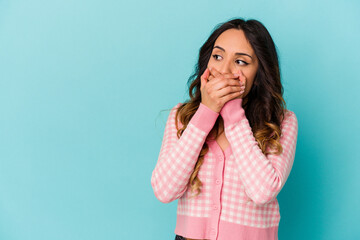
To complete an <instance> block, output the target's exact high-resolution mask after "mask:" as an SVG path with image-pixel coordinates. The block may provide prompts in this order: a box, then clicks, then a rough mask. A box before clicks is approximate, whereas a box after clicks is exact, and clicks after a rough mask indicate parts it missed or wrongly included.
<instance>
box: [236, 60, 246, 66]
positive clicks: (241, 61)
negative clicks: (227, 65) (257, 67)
mask: <svg viewBox="0 0 360 240" xmlns="http://www.w3.org/2000/svg"><path fill="white" fill-rule="evenodd" d="M236 61H240V62H243V63H244V64H241V65H248V63H247V62H245V61H243V60H236Z"/></svg>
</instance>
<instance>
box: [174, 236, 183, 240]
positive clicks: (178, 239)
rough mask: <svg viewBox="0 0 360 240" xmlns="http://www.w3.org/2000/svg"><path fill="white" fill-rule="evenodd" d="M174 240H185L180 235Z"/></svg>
mask: <svg viewBox="0 0 360 240" xmlns="http://www.w3.org/2000/svg"><path fill="white" fill-rule="evenodd" d="M175 240H185V238H184V237H182V236H180V235H176V236H175Z"/></svg>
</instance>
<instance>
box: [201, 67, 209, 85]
mask: <svg viewBox="0 0 360 240" xmlns="http://www.w3.org/2000/svg"><path fill="white" fill-rule="evenodd" d="M209 73H210V72H209V69H208V68H206V69H205V71H204V73H203V74H202V75H201V77H200V84H201V86H200V87H202V86H205V84H206V83H207V81H208V77H209Z"/></svg>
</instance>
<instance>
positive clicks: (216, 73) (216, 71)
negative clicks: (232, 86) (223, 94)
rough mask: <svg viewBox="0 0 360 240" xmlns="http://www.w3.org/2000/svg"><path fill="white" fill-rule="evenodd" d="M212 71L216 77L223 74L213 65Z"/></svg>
mask: <svg viewBox="0 0 360 240" xmlns="http://www.w3.org/2000/svg"><path fill="white" fill-rule="evenodd" d="M210 73H211V74H212V75H213V76H214V77H220V76H221V73H220V72H219V71H218V70H216V69H215V68H214V67H211V68H210Z"/></svg>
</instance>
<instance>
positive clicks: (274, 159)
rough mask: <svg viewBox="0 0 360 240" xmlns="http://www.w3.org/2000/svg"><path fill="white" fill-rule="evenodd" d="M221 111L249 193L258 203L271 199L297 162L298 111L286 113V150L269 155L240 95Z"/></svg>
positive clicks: (237, 164)
mask: <svg viewBox="0 0 360 240" xmlns="http://www.w3.org/2000/svg"><path fill="white" fill-rule="evenodd" d="M220 114H221V116H222V117H223V119H224V129H225V135H226V137H227V138H228V141H229V143H230V145H231V148H232V151H233V154H234V157H235V162H236V166H237V169H238V172H239V175H240V179H241V181H242V183H243V184H244V188H245V192H246V194H247V195H248V196H249V197H250V198H251V199H252V200H253V201H254V202H255V203H256V204H265V203H268V202H270V201H272V200H273V199H274V198H275V197H276V196H277V195H278V193H279V192H280V190H281V189H282V187H283V186H284V184H285V182H286V180H287V178H288V176H289V174H290V170H291V168H292V165H293V162H294V157H295V150H296V142H297V132H298V122H297V118H296V116H295V114H294V113H293V112H291V111H289V112H288V113H286V114H285V119H284V121H283V122H282V124H281V130H282V134H281V137H280V143H281V145H282V147H283V152H282V153H281V154H280V155H275V154H271V153H270V154H268V156H267V157H266V156H265V155H264V154H263V152H262V151H261V149H260V148H259V146H258V143H257V141H256V140H255V137H254V135H253V132H252V130H251V127H250V124H249V121H248V119H247V118H246V116H245V110H244V109H243V108H242V99H241V98H240V99H233V100H230V101H228V102H227V103H225V105H224V106H223V108H222V109H221V111H220Z"/></svg>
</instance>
